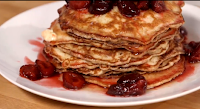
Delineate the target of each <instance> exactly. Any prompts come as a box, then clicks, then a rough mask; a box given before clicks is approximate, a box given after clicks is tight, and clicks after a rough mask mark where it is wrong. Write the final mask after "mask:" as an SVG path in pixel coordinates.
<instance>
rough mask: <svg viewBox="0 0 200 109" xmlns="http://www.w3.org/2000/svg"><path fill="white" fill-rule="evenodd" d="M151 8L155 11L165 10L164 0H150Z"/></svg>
mask: <svg viewBox="0 0 200 109" xmlns="http://www.w3.org/2000/svg"><path fill="white" fill-rule="evenodd" d="M150 4H151V9H152V10H153V11H155V12H157V13H160V12H163V11H165V10H166V7H165V2H164V1H151V3H150Z"/></svg>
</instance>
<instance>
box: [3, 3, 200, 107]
mask: <svg viewBox="0 0 200 109" xmlns="http://www.w3.org/2000/svg"><path fill="white" fill-rule="evenodd" d="M64 3H65V2H55V3H51V4H47V5H44V6H40V7H37V8H34V9H31V10H29V11H26V12H24V13H22V14H19V15H17V16H15V17H14V18H12V19H10V20H9V21H7V22H6V23H4V24H3V25H2V26H1V28H0V73H1V75H2V76H3V77H5V78H6V79H7V80H9V81H10V82H12V83H13V84H15V85H17V86H19V87H20V88H22V89H24V90H27V91H29V92H32V93H35V94H37V95H40V96H44V97H47V98H51V99H54V100H58V101H63V102H68V103H74V104H81V105H90V106H129V105H141V104H148V103H155V102H160V101H164V100H169V99H173V98H177V97H180V96H183V95H186V94H189V93H191V92H194V91H196V90H198V89H200V79H199V77H200V68H199V67H200V66H199V65H197V66H196V69H195V72H194V74H193V75H191V76H189V77H188V78H187V79H185V80H184V81H182V82H173V84H168V85H165V86H164V87H160V88H156V89H154V90H149V91H147V93H146V94H144V95H142V96H139V97H110V96H107V95H105V94H104V93H97V92H95V91H89V90H80V91H68V90H63V89H62V88H61V89H60V88H59V89H58V88H50V87H44V86H41V85H38V84H35V83H34V82H32V81H29V80H27V79H25V78H21V77H19V68H20V66H21V65H23V64H25V63H24V57H25V56H28V57H29V58H30V59H31V60H35V59H36V58H37V53H36V52H34V51H33V50H32V49H34V46H33V45H30V44H29V43H28V40H30V39H37V37H40V36H41V32H42V31H43V30H44V29H46V28H48V27H49V26H50V23H51V22H52V21H53V20H54V19H55V18H57V17H58V14H57V9H58V8H60V7H61V6H63V4H64ZM199 11H200V9H199V8H197V7H195V6H192V5H188V4H186V5H185V7H184V8H183V15H184V18H185V20H186V23H185V27H186V28H187V30H188V31H189V39H193V40H195V41H197V40H199V39H200V31H199V28H200V14H198V13H199Z"/></svg>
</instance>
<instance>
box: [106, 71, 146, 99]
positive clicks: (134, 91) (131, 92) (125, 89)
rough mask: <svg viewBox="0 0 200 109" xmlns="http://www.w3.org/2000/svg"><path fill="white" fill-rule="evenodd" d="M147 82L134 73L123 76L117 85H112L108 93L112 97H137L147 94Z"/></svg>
mask: <svg viewBox="0 0 200 109" xmlns="http://www.w3.org/2000/svg"><path fill="white" fill-rule="evenodd" d="M146 88H147V81H146V80H145V78H144V77H143V76H142V75H140V74H138V73H132V74H128V75H125V76H122V77H121V78H120V79H119V80H118V81H117V84H114V85H111V86H110V87H109V89H108V91H107V94H108V95H112V96H137V95H142V94H144V93H145V91H146Z"/></svg>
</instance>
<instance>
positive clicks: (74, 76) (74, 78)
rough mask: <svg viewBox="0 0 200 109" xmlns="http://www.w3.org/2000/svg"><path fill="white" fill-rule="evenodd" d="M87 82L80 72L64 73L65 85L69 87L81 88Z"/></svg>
mask: <svg viewBox="0 0 200 109" xmlns="http://www.w3.org/2000/svg"><path fill="white" fill-rule="evenodd" d="M85 84H86V81H85V78H84V77H83V76H82V75H81V74H80V73H78V72H75V71H68V72H64V73H63V86H64V87H65V88H67V89H73V90H76V89H81V88H82V87H83V86H84V85H85Z"/></svg>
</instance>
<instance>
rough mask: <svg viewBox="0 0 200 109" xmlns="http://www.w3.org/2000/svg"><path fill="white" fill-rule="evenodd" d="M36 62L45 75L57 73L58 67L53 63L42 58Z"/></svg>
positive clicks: (49, 75)
mask: <svg viewBox="0 0 200 109" xmlns="http://www.w3.org/2000/svg"><path fill="white" fill-rule="evenodd" d="M35 63H36V66H37V67H38V69H39V71H40V72H41V74H42V76H43V77H51V76H53V75H54V74H55V70H56V68H55V67H54V66H53V65H52V64H51V63H49V62H47V61H46V62H45V61H40V60H36V61H35Z"/></svg>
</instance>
